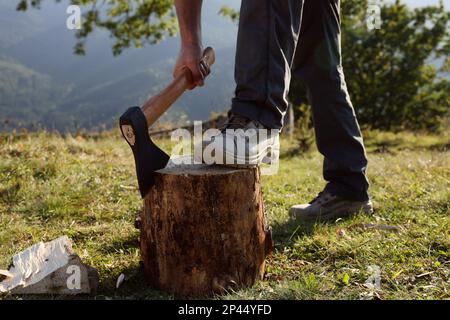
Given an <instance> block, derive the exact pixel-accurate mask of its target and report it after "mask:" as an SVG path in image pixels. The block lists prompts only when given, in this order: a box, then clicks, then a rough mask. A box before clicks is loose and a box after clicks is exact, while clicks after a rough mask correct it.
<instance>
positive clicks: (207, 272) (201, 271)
mask: <svg viewBox="0 0 450 320" xmlns="http://www.w3.org/2000/svg"><path fill="white" fill-rule="evenodd" d="M141 219H142V221H141V224H140V229H141V240H140V249H141V255H142V259H143V263H144V272H145V277H146V280H147V281H148V283H149V284H150V286H151V287H153V288H156V289H159V290H163V291H166V292H169V293H173V294H176V295H182V296H205V295H211V294H213V293H216V294H222V293H224V292H226V291H227V290H228V289H231V288H233V289H237V288H240V287H246V286H251V285H253V284H254V283H255V282H256V281H257V280H259V279H262V277H263V275H264V259H265V257H266V255H268V254H270V252H271V250H272V247H273V243H272V238H271V232H270V229H269V228H268V227H267V225H266V224H265V215H264V204H263V197H262V191H261V185H260V171H259V169H257V168H248V169H233V168H226V167H220V166H206V165H190V166H177V167H172V168H166V169H163V170H160V171H158V172H157V173H156V176H155V185H154V187H152V189H151V190H150V192H149V193H148V195H147V197H146V198H145V200H144V211H143V214H142V217H141Z"/></svg>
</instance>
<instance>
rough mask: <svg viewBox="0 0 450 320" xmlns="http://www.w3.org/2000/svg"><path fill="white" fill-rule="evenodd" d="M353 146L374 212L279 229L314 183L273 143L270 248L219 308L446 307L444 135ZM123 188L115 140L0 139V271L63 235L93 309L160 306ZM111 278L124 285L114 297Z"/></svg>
mask: <svg viewBox="0 0 450 320" xmlns="http://www.w3.org/2000/svg"><path fill="white" fill-rule="evenodd" d="M365 137H366V143H367V146H368V151H369V158H370V168H369V177H370V180H371V183H372V187H371V194H372V197H373V200H374V202H375V205H376V212H375V214H374V215H372V216H359V217H355V218H352V219H349V220H346V221H338V222H336V223H332V224H327V225H324V224H316V225H299V224H297V223H295V222H292V221H289V219H288V217H287V210H288V208H289V207H290V206H291V205H293V204H296V203H300V202H305V201H309V200H310V199H311V198H312V197H314V196H315V195H316V194H317V193H318V192H319V191H321V188H322V187H323V185H324V182H323V180H322V178H321V165H322V164H321V160H322V158H321V156H320V155H319V154H318V153H317V152H316V151H315V148H314V147H313V148H312V149H313V150H314V151H308V152H299V150H297V149H296V147H295V146H296V143H295V141H292V140H291V141H288V140H284V141H283V148H282V151H283V156H282V161H281V166H280V172H279V174H278V175H277V176H271V177H264V178H263V183H264V193H265V201H266V207H267V214H268V219H269V221H270V223H271V225H272V227H273V232H274V238H275V242H276V250H275V252H274V254H273V255H272V256H271V257H270V258H269V259H268V263H267V274H266V277H265V280H264V281H262V282H260V283H259V284H257V285H256V286H255V287H254V288H252V289H247V290H241V291H238V292H232V293H230V294H229V295H227V296H225V297H224V298H249V299H259V298H268V299H360V298H380V299H432V298H434V299H449V298H450V237H449V235H450V234H449V233H450V228H449V227H450V151H448V149H449V148H448V147H449V146H450V136H449V134H448V133H446V134H442V135H440V136H416V135H413V134H407V133H403V134H392V133H382V132H367V133H366V134H365ZM135 184H136V181H135V175H134V164H133V161H132V155H131V151H130V150H129V147H128V146H127V145H126V144H125V143H124V142H123V141H122V139H121V138H120V137H119V136H118V134H116V133H110V134H104V135H102V136H99V137H95V138H93V137H91V138H85V137H77V138H73V137H61V136H59V135H54V134H48V133H39V134H32V135H28V134H23V135H18V134H17V135H2V136H0V269H5V268H7V267H8V264H9V262H10V259H11V257H12V255H13V254H14V253H17V252H18V251H20V250H23V249H25V248H26V247H28V246H30V245H32V244H34V243H36V242H39V241H48V240H52V239H54V238H56V237H58V236H61V235H64V234H65V235H68V236H69V237H70V238H71V239H72V240H73V242H74V244H75V245H74V248H75V250H76V252H77V253H78V254H79V255H80V256H81V258H82V259H83V261H84V262H85V263H88V264H90V265H92V266H94V267H96V268H98V270H99V272H100V278H101V283H100V288H99V293H98V296H97V297H96V298H105V297H111V298H150V299H158V298H172V297H170V296H166V295H164V294H162V293H159V292H156V291H153V290H151V289H148V288H145V287H143V285H142V283H143V277H142V272H141V269H140V266H139V251H138V246H137V244H138V243H137V239H138V231H136V230H135V229H134V227H133V222H134V219H135V216H136V215H137V213H138V212H139V210H140V208H141V201H140V198H139V196H138V192H137V190H136V189H135ZM363 223H373V224H377V225H389V226H396V227H398V228H397V229H396V231H389V230H379V229H365V228H363V227H362V224H363ZM372 265H376V266H379V268H380V271H381V288H380V289H372V288H370V287H368V286H367V285H365V282H366V280H367V278H369V277H370V275H371V271H370V270H369V269H368V268H369V266H372ZM120 273H124V274H125V275H126V277H127V280H126V281H125V282H124V284H123V285H122V286H121V287H120V289H119V290H115V289H114V285H115V282H116V279H117V277H118V276H119V274H120ZM3 298H11V297H9V296H3ZM53 298H59V297H53Z"/></svg>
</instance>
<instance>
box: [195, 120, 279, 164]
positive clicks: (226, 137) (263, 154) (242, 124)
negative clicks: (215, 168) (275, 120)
mask: <svg viewBox="0 0 450 320" xmlns="http://www.w3.org/2000/svg"><path fill="white" fill-rule="evenodd" d="M274 133H276V134H274ZM277 146H278V130H270V129H267V128H266V127H264V126H263V125H262V124H261V123H259V122H258V121H255V120H250V119H248V118H246V117H243V116H240V115H237V114H230V116H229V118H228V121H227V122H226V123H225V125H224V126H223V127H222V128H221V129H220V132H219V133H218V134H216V135H214V136H212V137H211V139H210V140H208V141H203V142H202V151H203V152H202V153H195V157H194V159H195V160H196V162H203V163H206V164H209V165H211V164H219V165H226V166H232V167H241V166H246V167H254V166H258V165H260V164H262V163H269V162H270V161H271V157H272V153H274V152H277V151H278V150H279V148H277ZM199 154H200V156H202V159H199ZM269 155H270V156H269Z"/></svg>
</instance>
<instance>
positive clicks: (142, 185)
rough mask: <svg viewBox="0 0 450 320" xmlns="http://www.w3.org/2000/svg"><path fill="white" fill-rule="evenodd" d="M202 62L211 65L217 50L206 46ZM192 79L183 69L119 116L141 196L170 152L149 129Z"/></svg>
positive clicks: (147, 189) (166, 160) (149, 186)
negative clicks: (134, 166)
mask: <svg viewBox="0 0 450 320" xmlns="http://www.w3.org/2000/svg"><path fill="white" fill-rule="evenodd" d="M202 61H203V62H205V63H207V64H208V65H209V66H212V65H213V64H214V62H215V54H214V50H213V49H212V48H210V47H208V48H206V49H205V51H204V53H203V59H202ZM191 83H192V74H191V72H190V70H189V69H187V68H186V69H184V70H183V72H181V73H180V75H178V76H177V77H176V78H175V79H174V80H173V81H172V83H171V84H170V85H169V86H167V87H166V88H165V89H164V90H163V91H161V92H160V93H159V94H157V95H155V96H154V97H152V98H150V99H149V100H148V101H147V102H146V103H145V104H144V105H143V106H142V107H131V108H129V109H128V110H127V111H126V112H125V113H124V114H123V115H122V116H121V117H120V120H119V122H120V131H121V132H122V135H123V137H124V138H125V140H126V141H127V142H128V144H129V145H130V147H131V150H133V155H134V161H135V164H136V175H137V179H138V184H139V191H140V192H141V196H142V198H144V197H145V196H146V194H147V192H148V191H149V190H150V188H151V187H152V186H153V184H154V173H155V171H157V170H160V169H163V168H165V166H166V165H167V163H168V162H169V159H170V156H169V155H168V154H167V153H165V152H164V151H163V150H161V149H160V148H158V146H156V145H155V144H154V143H153V141H152V139H151V138H150V135H149V133H148V128H149V127H150V126H151V125H153V124H154V123H155V122H156V120H158V119H159V117H160V116H161V115H162V114H163V113H164V112H165V111H166V110H167V109H169V108H170V106H171V105H172V104H173V103H174V102H175V101H176V100H177V99H178V98H179V97H180V96H181V95H182V94H183V93H184V92H185V91H186V90H187V88H188V87H189V85H190V84H191Z"/></svg>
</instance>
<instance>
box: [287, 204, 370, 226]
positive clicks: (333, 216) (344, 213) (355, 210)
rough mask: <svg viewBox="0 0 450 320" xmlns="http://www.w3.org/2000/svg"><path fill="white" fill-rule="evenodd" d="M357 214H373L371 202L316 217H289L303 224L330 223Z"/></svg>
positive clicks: (291, 215)
mask: <svg viewBox="0 0 450 320" xmlns="http://www.w3.org/2000/svg"><path fill="white" fill-rule="evenodd" d="M359 213H364V214H372V213H373V204H372V202H371V201H369V202H366V203H364V204H354V205H352V206H347V205H345V206H344V205H343V208H337V209H333V210H330V211H329V212H327V213H325V214H322V213H319V214H318V215H315V216H313V215H307V214H305V215H296V214H295V213H292V214H290V217H291V218H292V219H295V220H297V219H298V220H302V221H305V222H312V221H317V222H330V221H335V220H337V219H340V218H341V219H342V218H349V217H352V216H356V215H358V214H359Z"/></svg>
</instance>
